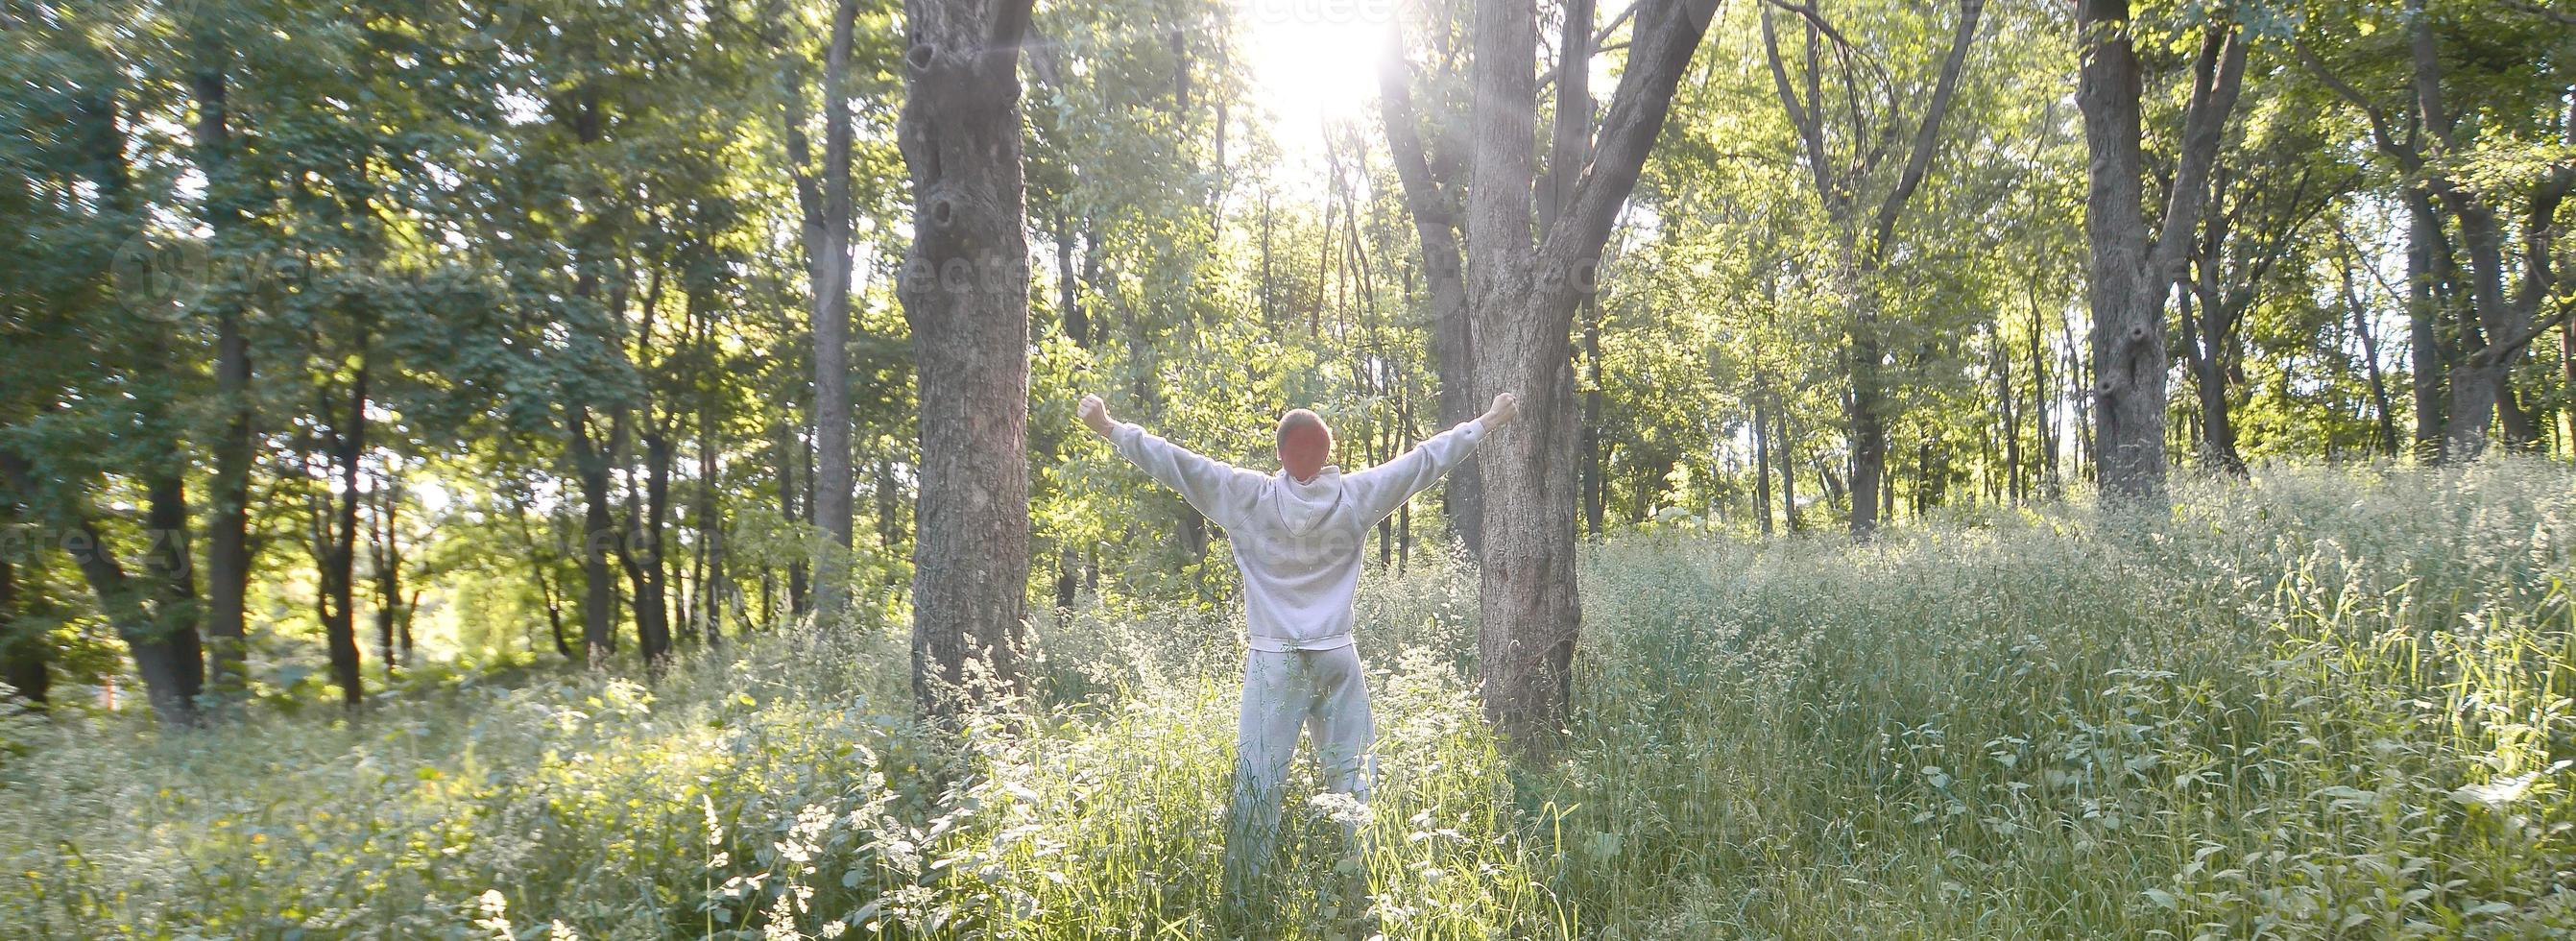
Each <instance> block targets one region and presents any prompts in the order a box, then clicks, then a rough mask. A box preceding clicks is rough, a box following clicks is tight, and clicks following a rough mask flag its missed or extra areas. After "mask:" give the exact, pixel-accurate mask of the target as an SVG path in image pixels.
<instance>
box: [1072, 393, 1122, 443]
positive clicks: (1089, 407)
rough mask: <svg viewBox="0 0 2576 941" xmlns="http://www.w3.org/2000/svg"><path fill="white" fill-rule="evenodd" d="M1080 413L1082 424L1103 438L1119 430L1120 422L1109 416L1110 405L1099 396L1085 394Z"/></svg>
mask: <svg viewBox="0 0 2576 941" xmlns="http://www.w3.org/2000/svg"><path fill="white" fill-rule="evenodd" d="M1078 414H1080V415H1081V416H1082V424H1083V425H1084V426H1085V427H1088V428H1090V429H1091V430H1092V432H1093V433H1095V434H1098V435H1099V436H1101V437H1103V438H1106V437H1109V433H1110V432H1112V431H1116V430H1118V423H1117V422H1116V421H1113V420H1111V419H1110V417H1109V406H1108V405H1107V404H1105V403H1103V402H1101V401H1100V397H1099V396H1096V395H1086V396H1083V397H1082V406H1081V408H1080V409H1079V410H1078Z"/></svg>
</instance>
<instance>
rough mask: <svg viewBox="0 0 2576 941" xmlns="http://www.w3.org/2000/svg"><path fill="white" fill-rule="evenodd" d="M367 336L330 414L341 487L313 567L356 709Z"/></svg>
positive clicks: (349, 702)
mask: <svg viewBox="0 0 2576 941" xmlns="http://www.w3.org/2000/svg"><path fill="white" fill-rule="evenodd" d="M364 343H365V340H364V338H363V337H362V338H360V347H359V354H358V355H359V362H358V367H357V374H356V375H355V376H354V377H353V378H352V379H351V380H350V385H349V402H348V409H349V411H348V413H347V415H345V416H339V417H333V416H325V420H326V421H328V422H329V424H330V428H329V431H328V433H327V436H326V437H325V438H324V442H325V444H326V456H327V457H328V459H329V461H330V467H331V469H332V471H333V472H334V473H335V474H336V475H337V476H338V477H339V493H338V494H336V495H333V496H326V497H324V499H323V504H324V508H325V510H326V512H324V513H320V514H317V515H316V518H315V520H314V532H313V538H314V554H313V555H314V558H313V563H314V568H315V570H316V574H317V575H318V576H319V579H318V580H319V582H320V585H319V587H318V588H317V589H316V592H315V598H314V605H315V610H316V612H317V614H318V615H319V616H320V618H321V621H322V638H323V643H324V645H325V646H326V647H327V648H328V649H329V651H330V657H331V677H332V679H333V680H335V681H337V682H338V683H339V684H340V702H341V704H342V705H344V706H347V707H348V708H351V709H356V708H358V707H359V706H361V705H364V704H365V703H366V694H367V690H366V677H365V674H364V672H363V665H362V664H361V662H360V659H359V654H358V629H357V565H358V502H359V501H360V500H362V499H364V498H365V495H364V494H362V493H361V492H360V491H359V490H358V476H359V468H358V460H359V458H360V457H362V456H364V455H365V454H366V449H367V371H368V365H367V362H366V350H365V345H364Z"/></svg>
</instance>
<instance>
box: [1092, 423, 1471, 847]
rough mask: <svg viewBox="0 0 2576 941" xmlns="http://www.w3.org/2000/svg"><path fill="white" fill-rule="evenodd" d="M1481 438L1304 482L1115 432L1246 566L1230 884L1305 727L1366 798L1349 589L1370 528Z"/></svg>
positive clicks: (1368, 734)
mask: <svg viewBox="0 0 2576 941" xmlns="http://www.w3.org/2000/svg"><path fill="white" fill-rule="evenodd" d="M1484 436H1485V425H1484V422H1483V421H1482V420H1481V419H1480V420H1472V421H1468V422H1465V423H1463V424H1460V425H1459V426H1457V427H1455V428H1452V429H1450V430H1448V431H1445V432H1442V433H1440V434H1439V435H1436V436H1434V437H1432V438H1431V440H1428V441H1425V442H1422V444H1421V445H1420V446H1417V447H1415V448H1414V449H1413V450H1411V451H1407V452H1405V453H1404V456H1402V457H1398V458H1396V459H1395V460H1392V461H1388V462H1386V463H1384V464H1380V465H1378V466H1376V467H1372V468H1369V469H1367V470H1364V471H1360V472H1358V473H1354V474H1344V473H1342V470H1341V468H1339V467H1326V468H1324V469H1323V470H1322V471H1321V472H1320V473H1317V474H1316V475H1315V477H1314V479H1312V480H1306V481H1297V480H1292V479H1290V478H1289V477H1288V472H1287V471H1284V470H1283V471H1279V472H1277V473H1274V474H1263V473H1261V472H1259V471H1253V470H1247V469H1244V468H1240V467H1235V466H1232V465H1229V464H1226V463H1224V462H1221V461H1217V460H1213V459H1210V458H1208V457H1205V456H1203V455H1200V454H1197V453H1193V452H1191V451H1190V450H1189V449H1187V448H1183V447H1180V446H1178V445H1175V444H1172V443H1171V442H1168V441H1165V440H1163V439H1161V438H1157V437H1155V436H1153V435H1150V434H1146V433H1145V431H1144V430H1143V429H1141V428H1138V427H1136V426H1134V425H1128V424H1121V425H1119V426H1118V427H1117V428H1115V429H1113V430H1112V431H1111V432H1110V434H1109V440H1110V442H1111V443H1112V444H1113V445H1115V446H1116V447H1117V449H1118V453H1119V455H1120V456H1122V457H1125V458H1126V459H1127V460H1129V461H1132V462H1134V463H1135V464H1136V466H1137V467H1139V468H1142V469H1144V471H1145V473H1146V474H1148V475H1150V476H1152V477H1153V478H1154V479H1155V480H1158V481H1161V482H1162V483H1163V484H1165V485H1166V486H1169V487H1171V488H1172V489H1174V490H1178V491H1180V493H1181V497H1182V498H1183V499H1185V500H1188V501H1189V503H1190V506H1192V507H1195V508H1197V509H1198V511H1199V512H1200V513H1201V514H1203V515H1205V516H1206V517H1207V518H1208V519H1209V520H1211V521H1213V522H1215V523H1216V524H1217V525H1218V526H1221V527H1224V528H1225V531H1226V535H1227V537H1228V538H1229V539H1230V540H1232V542H1233V543H1234V562H1235V565H1236V567H1237V568H1239V569H1241V570H1242V572H1243V604H1244V621H1245V625H1246V627H1247V629H1248V630H1249V633H1250V634H1251V647H1252V649H1251V650H1250V651H1249V652H1248V653H1247V654H1246V655H1245V660H1244V668H1243V718H1242V721H1241V724H1240V725H1239V726H1238V727H1237V729H1236V735H1237V738H1236V742H1235V786H1234V796H1233V798H1232V799H1231V800H1230V801H1229V804H1228V811H1227V818H1228V833H1227V851H1226V863H1227V866H1226V869H1227V882H1228V884H1229V888H1239V887H1240V886H1241V885H1243V884H1244V880H1246V879H1248V878H1249V877H1251V876H1252V875H1254V874H1257V873H1258V871H1259V870H1260V867H1261V864H1262V862H1263V861H1265V860H1267V859H1268V858H1269V855H1270V847H1271V841H1272V840H1273V839H1274V838H1275V837H1276V835H1277V832H1278V828H1279V802H1280V797H1281V795H1280V793H1279V790H1280V786H1281V783H1282V782H1283V781H1285V780H1286V778H1287V776H1288V762H1289V759H1290V757H1291V756H1292V755H1293V753H1294V752H1295V750H1296V747H1297V732H1298V729H1299V728H1300V727H1301V726H1302V727H1304V728H1306V729H1307V730H1308V732H1309V733H1310V734H1311V735H1312V736H1313V737H1314V740H1315V757H1316V760H1317V762H1318V763H1319V764H1320V765H1321V766H1322V769H1323V785H1324V787H1325V788H1326V789H1327V790H1330V791H1333V792H1337V793H1346V794H1352V795H1355V796H1357V797H1359V798H1360V799H1361V800H1367V799H1368V792H1369V782H1370V778H1371V775H1372V772H1373V770H1374V769H1373V768H1372V767H1371V765H1372V761H1371V759H1370V758H1369V755H1368V749H1369V745H1370V742H1371V741H1372V740H1373V739H1374V738H1375V737H1376V730H1375V727H1374V725H1373V724H1372V722H1371V719H1370V716H1369V699H1368V683H1367V680H1366V677H1365V675H1364V673H1363V671H1362V669H1361V666H1360V659H1359V654H1358V652H1357V650H1356V649H1354V648H1353V647H1352V644H1351V596H1352V594H1353V592H1355V591H1356V590H1357V589H1358V587H1359V578H1360V559H1361V557H1362V555H1363V554H1364V550H1365V549H1366V548H1367V543H1368V531H1369V529H1370V528H1371V527H1374V526H1376V525H1377V523H1378V521H1379V520H1382V519H1385V518H1386V515H1387V514H1389V513H1393V512H1395V509H1396V507H1398V506H1401V505H1402V504H1403V503H1404V501H1405V499H1406V498H1408V497H1411V496H1413V495H1414V494H1416V493H1420V492H1422V490H1424V489H1425V488H1428V487H1430V486H1431V485H1432V484H1433V483H1435V482H1437V481H1439V479H1440V476H1441V475H1442V474H1445V473H1448V471H1449V469H1450V468H1452V467H1455V466H1457V464H1458V462H1459V461H1462V460H1465V459H1466V457H1467V456H1468V454H1470V453H1472V452H1473V451H1475V448H1476V443H1477V442H1478V441H1480V440H1482V439H1483V438H1484Z"/></svg>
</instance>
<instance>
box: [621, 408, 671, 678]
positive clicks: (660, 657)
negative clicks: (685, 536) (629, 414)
mask: <svg viewBox="0 0 2576 941" xmlns="http://www.w3.org/2000/svg"><path fill="white" fill-rule="evenodd" d="M651 424H652V422H650V421H648V427H647V428H646V430H645V431H644V432H643V433H642V434H640V435H638V436H637V437H639V438H642V439H643V442H644V493H643V499H642V500H641V501H637V500H636V499H634V496H633V495H632V494H631V493H630V494H629V497H628V499H627V503H626V529H627V535H626V538H624V539H621V540H619V541H618V559H619V561H621V562H622V563H623V564H624V565H625V568H626V580H627V582H628V584H630V585H631V586H632V587H633V591H634V596H635V597H634V607H635V646H636V649H637V651H639V652H641V653H642V654H643V655H644V665H645V667H646V668H647V669H648V670H650V671H654V672H659V671H660V670H662V669H663V668H665V667H668V666H669V665H670V660H671V606H670V581H671V579H670V562H669V560H668V559H666V558H664V553H663V541H662V534H663V531H664V530H665V529H666V528H667V527H668V525H669V522H670V512H671V439H670V437H669V436H668V435H667V434H665V433H664V432H663V431H662V430H661V429H659V428H658V427H651ZM628 479H629V484H630V486H631V485H632V480H633V478H631V477H630V478H628ZM638 502H641V503H642V504H643V506H642V508H641V509H640V514H639V509H638V507H637V506H636V504H637V503H638Z"/></svg>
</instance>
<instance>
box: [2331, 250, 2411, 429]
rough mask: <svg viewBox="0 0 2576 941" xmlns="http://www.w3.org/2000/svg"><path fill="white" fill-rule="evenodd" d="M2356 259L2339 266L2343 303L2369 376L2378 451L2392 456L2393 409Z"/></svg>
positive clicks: (2394, 415)
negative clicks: (2358, 279)
mask: <svg viewBox="0 0 2576 941" xmlns="http://www.w3.org/2000/svg"><path fill="white" fill-rule="evenodd" d="M2356 263H2358V262H2357V260H2355V259H2349V258H2348V259H2345V260H2344V264H2343V265H2341V266H2340V267H2341V268H2342V271H2341V272H2339V273H2340V274H2341V275H2342V281H2343V306H2344V309H2346V310H2349V311H2351V312H2352V330H2353V334H2354V335H2355V336H2358V337H2360V339H2361V361H2362V367H2363V369H2364V370H2365V371H2366V373H2367V374H2368V376H2369V378H2370V408H2371V412H2372V415H2373V417H2374V418H2375V419H2376V420H2377V421H2376V423H2377V424H2378V426H2379V448H2380V453H2383V454H2386V455H2388V456H2389V457H2390V458H2391V459H2394V458H2396V457H2397V456H2398V455H2399V454H2400V453H2401V452H2400V451H2399V450H2398V444H2397V413H2396V411H2395V410H2393V409H2392V408H2391V407H2390V404H2389V400H2388V377H2387V375H2386V374H2385V373H2384V372H2383V371H2382V370H2381V369H2380V368H2379V338H2378V336H2377V335H2376V333H2375V331H2373V330H2372V329H2371V324H2370V305H2369V304H2366V303H2364V302H2363V301H2362V299H2361V290H2360V288H2359V286H2357V285H2355V284H2354V283H2353V279H2352V266H2353V265H2354V264H2356Z"/></svg>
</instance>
